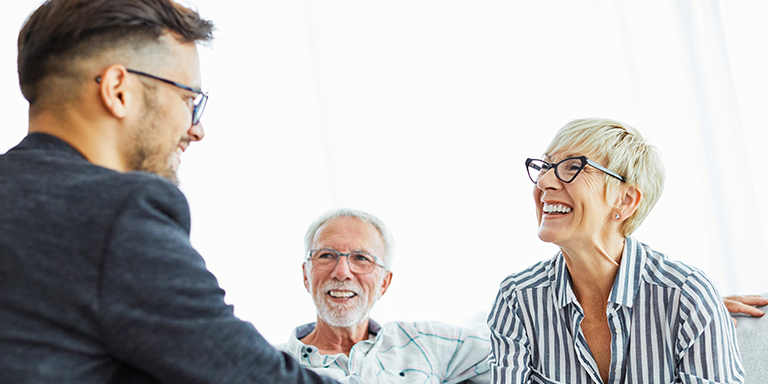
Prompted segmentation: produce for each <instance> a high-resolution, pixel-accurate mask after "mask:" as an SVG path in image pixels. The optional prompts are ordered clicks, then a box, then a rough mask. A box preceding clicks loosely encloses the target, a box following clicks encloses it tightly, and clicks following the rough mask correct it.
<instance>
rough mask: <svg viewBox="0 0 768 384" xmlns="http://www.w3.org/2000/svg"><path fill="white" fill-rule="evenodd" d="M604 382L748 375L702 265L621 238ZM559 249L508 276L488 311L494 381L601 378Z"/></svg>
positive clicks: (730, 379) (727, 379)
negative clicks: (668, 255)
mask: <svg viewBox="0 0 768 384" xmlns="http://www.w3.org/2000/svg"><path fill="white" fill-rule="evenodd" d="M606 313H607V316H608V326H609V327H610V329H611V333H612V335H613V337H612V338H611V366H610V371H609V379H608V383H626V384H629V383H743V382H744V370H743V368H742V363H741V357H740V356H739V350H738V347H737V344H736V337H735V331H734V328H733V323H732V321H731V318H730V316H729V314H728V311H727V310H726V308H725V305H724V304H723V301H722V300H721V299H720V295H719V294H718V293H717V290H716V289H715V287H714V286H713V285H712V283H711V282H710V281H709V279H708V278H707V277H706V276H705V275H704V273H703V272H701V271H699V270H697V269H695V268H693V267H690V266H688V265H685V264H683V263H681V262H678V261H674V260H669V259H668V258H667V257H666V256H664V255H663V254H661V253H658V252H655V251H653V250H652V249H651V248H650V247H648V246H647V245H645V244H642V243H640V242H638V241H637V240H635V239H634V238H632V237H627V238H626V239H625V245H624V253H623V256H622V258H621V263H620V266H619V271H618V273H617V275H616V280H615V281H614V284H613V288H612V289H611V293H610V296H609V298H608V306H607V309H606ZM583 319H584V311H583V310H582V308H581V305H580V304H579V302H578V300H577V299H576V296H575V295H574V292H573V289H572V285H571V277H570V274H569V272H568V268H567V266H566V263H565V259H564V258H563V255H562V253H561V252H558V253H557V255H555V257H554V258H552V259H550V260H545V261H542V262H539V263H537V264H535V265H534V266H532V267H531V268H528V269H527V270H524V271H522V272H519V273H515V274H512V275H510V276H509V277H507V278H506V279H505V280H504V281H503V282H502V283H501V288H500V290H499V294H498V296H497V298H496V303H495V304H494V307H493V309H492V311H491V314H490V315H489V316H488V325H489V327H490V328H491V349H492V354H493V356H492V357H491V378H492V382H493V383H495V384H496V383H531V382H533V383H573V384H578V383H602V379H601V378H600V374H599V371H598V367H597V364H596V363H595V360H594V358H593V357H592V353H591V352H590V349H589V346H588V345H587V341H586V339H585V338H584V334H583V332H582V330H581V321H582V320H583Z"/></svg>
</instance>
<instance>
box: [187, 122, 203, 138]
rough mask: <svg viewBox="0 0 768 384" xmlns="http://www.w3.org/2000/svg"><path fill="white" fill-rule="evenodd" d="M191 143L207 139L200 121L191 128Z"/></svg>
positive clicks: (189, 132)
mask: <svg viewBox="0 0 768 384" xmlns="http://www.w3.org/2000/svg"><path fill="white" fill-rule="evenodd" d="M187 134H189V141H200V140H202V139H203V137H205V130H204V129H203V122H202V121H198V122H197V124H195V125H193V126H191V127H189V131H187Z"/></svg>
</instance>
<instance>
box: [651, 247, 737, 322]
mask: <svg viewBox="0 0 768 384" xmlns="http://www.w3.org/2000/svg"><path fill="white" fill-rule="evenodd" d="M638 244H639V246H641V247H642V249H643V252H644V253H645V256H646V263H645V267H644V270H643V278H644V279H645V280H646V282H648V283H650V284H655V285H659V286H663V287H666V288H670V289H674V290H677V291H678V292H679V295H680V298H681V300H682V301H683V304H684V307H687V308H689V309H691V310H692V309H693V308H696V307H698V308H699V309H700V310H710V311H711V310H714V307H717V306H719V305H720V304H722V303H721V299H720V294H719V293H718V292H717V288H716V287H715V285H714V283H712V281H711V280H710V279H709V277H708V276H707V275H706V274H705V273H704V272H703V271H701V270H699V269H698V268H696V267H694V266H692V265H688V264H686V263H684V262H682V261H679V260H673V259H670V258H668V257H667V256H666V255H664V254H663V253H660V252H656V251H654V250H653V249H651V248H650V247H649V246H648V245H646V244H642V243H638Z"/></svg>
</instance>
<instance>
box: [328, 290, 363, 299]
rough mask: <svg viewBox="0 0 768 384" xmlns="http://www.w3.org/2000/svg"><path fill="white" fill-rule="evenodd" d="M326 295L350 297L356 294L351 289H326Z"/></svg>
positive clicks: (338, 297) (336, 297)
mask: <svg viewBox="0 0 768 384" xmlns="http://www.w3.org/2000/svg"><path fill="white" fill-rule="evenodd" d="M328 295H329V296H331V297H333V298H335V299H350V298H352V297H355V296H357V294H356V293H354V292H352V291H336V290H330V291H328Z"/></svg>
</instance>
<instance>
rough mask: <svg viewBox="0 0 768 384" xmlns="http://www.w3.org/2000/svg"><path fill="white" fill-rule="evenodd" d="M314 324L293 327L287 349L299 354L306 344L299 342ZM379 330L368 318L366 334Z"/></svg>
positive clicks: (377, 332)
mask: <svg viewBox="0 0 768 384" xmlns="http://www.w3.org/2000/svg"><path fill="white" fill-rule="evenodd" d="M316 325H317V324H316V323H314V322H312V323H307V324H304V325H300V326H298V327H296V328H294V329H293V332H291V337H290V338H289V339H288V349H289V350H291V351H292V352H295V355H296V356H300V352H301V351H302V348H304V347H305V346H306V345H305V344H304V343H302V342H301V339H303V338H305V337H307V335H309V334H310V333H311V332H312V331H314V330H315V326H316ZM379 331H381V326H380V325H379V323H377V322H376V321H374V320H373V319H368V334H369V335H373V336H378V335H379Z"/></svg>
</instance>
